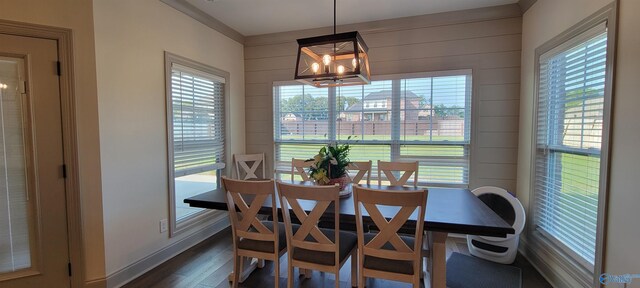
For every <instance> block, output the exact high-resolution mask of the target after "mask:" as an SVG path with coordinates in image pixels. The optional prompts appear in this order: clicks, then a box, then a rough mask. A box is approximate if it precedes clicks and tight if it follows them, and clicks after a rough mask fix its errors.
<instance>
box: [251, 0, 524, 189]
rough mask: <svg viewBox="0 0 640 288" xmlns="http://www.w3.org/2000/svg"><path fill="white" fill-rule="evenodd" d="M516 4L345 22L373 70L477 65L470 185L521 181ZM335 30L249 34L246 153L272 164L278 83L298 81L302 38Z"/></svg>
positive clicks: (510, 184) (510, 185)
mask: <svg viewBox="0 0 640 288" xmlns="http://www.w3.org/2000/svg"><path fill="white" fill-rule="evenodd" d="M520 14H521V13H520V9H519V7H518V6H517V5H515V4H514V5H508V6H499V7H493V8H484V9H474V10H466V11H459V12H453V13H441V14H432V15H425V16H418V17H409V18H401V19H393V20H384V21H378V22H369V23H361V24H354V25H346V26H343V27H338V31H351V30H358V31H359V32H360V33H361V34H362V37H363V38H364V40H365V42H366V43H367V45H368V46H369V48H370V50H369V54H370V59H371V60H370V61H371V63H370V64H371V73H372V75H385V74H397V73H412V72H426V71H442V70H456V69H469V68H471V69H473V86H474V87H473V120H472V123H473V124H472V126H473V128H472V129H473V131H472V156H471V157H472V158H471V172H470V182H471V183H470V185H471V186H472V187H476V186H481V185H497V186H503V187H505V188H507V189H509V190H511V191H513V190H514V189H515V186H516V163H517V162H516V161H517V149H518V126H517V122H518V107H519V91H520V84H519V83H520V45H521V37H520V33H521V20H522V19H521V17H520ZM330 31H331V30H330V28H323V29H312V30H305V31H294V32H287V33H277V34H269V35H260V36H252V37H247V38H246V39H245V71H246V74H245V78H246V97H247V98H246V100H247V101H246V111H247V113H246V124H247V136H246V138H247V152H249V153H257V152H263V153H265V154H266V155H267V162H268V163H270V166H273V165H272V163H273V150H274V148H273V112H272V111H273V103H272V102H273V100H272V99H273V97H272V85H273V82H274V81H284V80H292V79H293V74H294V69H293V68H294V66H295V61H296V52H297V44H296V42H295V40H296V39H297V38H303V37H311V36H317V35H322V34H328V33H330Z"/></svg>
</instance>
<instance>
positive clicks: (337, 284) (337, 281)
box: [335, 263, 340, 288]
mask: <svg viewBox="0 0 640 288" xmlns="http://www.w3.org/2000/svg"><path fill="white" fill-rule="evenodd" d="M336 265H338V268H336V271H335V272H336V283H335V286H336V288H340V263H336Z"/></svg>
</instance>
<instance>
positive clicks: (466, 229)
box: [184, 185, 515, 237]
mask: <svg viewBox="0 0 640 288" xmlns="http://www.w3.org/2000/svg"><path fill="white" fill-rule="evenodd" d="M362 186H363V187H369V188H372V189H383V190H408V191H410V190H415V189H416V188H414V187H407V186H378V185H368V186H367V185H362ZM417 189H425V188H422V187H418V188H417ZM426 189H427V190H428V193H429V194H428V197H427V211H426V215H425V219H424V229H425V230H429V231H438V232H447V233H459V234H472V235H482V236H496V237H504V236H506V235H507V234H513V233H514V232H515V231H514V230H513V227H511V225H509V224H507V222H505V221H504V220H503V219H502V218H500V216H498V215H497V214H496V213H495V212H493V210H491V209H490V208H489V207H488V206H486V205H485V204H484V203H483V202H482V201H480V199H478V198H477V197H476V196H475V195H473V193H471V191H469V190H468V189H458V188H435V187H428V188H426ZM184 202H185V203H187V204H189V206H191V207H199V208H207V209H216V210H227V204H226V202H225V195H224V192H223V191H222V190H218V191H212V192H207V193H202V194H199V195H196V196H193V197H190V198H186V199H184ZM276 203H278V201H276ZM339 205H340V207H339V208H340V210H339V211H340V221H341V223H342V222H346V223H355V207H354V205H353V195H350V196H348V197H345V198H341V199H340V203H339ZM301 206H302V208H303V209H305V210H306V211H307V212H310V211H311V209H313V207H314V206H315V203H314V202H313V201H307V202H302V201H301ZM278 209H280V207H279V204H278ZM380 210H381V213H382V214H383V215H384V216H385V217H393V215H395V212H396V211H397V210H396V209H393V208H390V207H381V209H380ZM327 211H333V209H327ZM260 213H261V214H267V215H268V214H270V213H271V200H270V199H268V200H267V201H265V203H264V204H263V206H262V208H261V209H260ZM325 217H327V219H333V215H325ZM363 218H365V219H364V220H365V221H366V220H367V219H366V217H363ZM410 219H412V220H413V221H415V220H416V219H415V217H414V216H412V218H410ZM413 223H414V225H415V222H413ZM414 227H415V226H414Z"/></svg>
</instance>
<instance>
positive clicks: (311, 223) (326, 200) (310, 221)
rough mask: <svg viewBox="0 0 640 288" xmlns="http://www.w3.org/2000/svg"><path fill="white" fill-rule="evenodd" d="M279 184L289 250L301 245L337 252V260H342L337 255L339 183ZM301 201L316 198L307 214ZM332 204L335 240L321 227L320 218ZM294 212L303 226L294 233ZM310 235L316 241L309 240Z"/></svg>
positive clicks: (309, 248) (312, 248)
mask: <svg viewBox="0 0 640 288" xmlns="http://www.w3.org/2000/svg"><path fill="white" fill-rule="evenodd" d="M277 185H278V195H279V196H280V207H282V211H283V213H282V215H283V218H284V223H285V227H286V235H287V243H288V244H289V245H288V248H289V253H293V248H302V249H307V250H313V251H322V252H334V253H335V262H334V263H340V261H339V255H338V254H339V253H337V251H338V244H337V243H340V238H339V237H340V235H339V232H340V231H339V229H340V226H339V224H340V221H339V215H340V214H339V211H340V201H339V199H340V187H339V186H338V185H335V186H311V185H294V184H285V183H282V182H280V181H278V182H277ZM309 200H311V201H309ZM301 201H302V202H304V204H307V205H308V204H309V203H313V202H315V206H314V207H313V208H312V209H308V210H310V211H311V212H310V213H308V214H307V212H306V211H305V209H304V208H303V206H302V204H301ZM331 204H333V209H334V211H332V212H333V214H334V221H333V222H334V225H335V227H334V228H335V236H334V238H333V240H332V239H329V238H328V237H327V236H326V235H325V234H323V233H322V231H320V229H319V227H318V222H319V221H320V218H321V217H322V215H324V214H325V212H328V209H329V208H331ZM307 208H308V207H307ZM289 209H290V210H289ZM291 212H293V214H294V215H295V217H296V218H297V219H298V220H299V221H300V228H298V230H297V231H296V233H295V234H293V229H292V226H291V214H290V213H291ZM309 236H310V237H309ZM308 237H309V238H313V239H315V241H310V240H308V239H309V238H308ZM290 255H292V254H290Z"/></svg>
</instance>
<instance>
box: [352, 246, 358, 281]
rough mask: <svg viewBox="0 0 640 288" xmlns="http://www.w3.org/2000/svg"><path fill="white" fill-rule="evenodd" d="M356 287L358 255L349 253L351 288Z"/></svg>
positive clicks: (354, 251)
mask: <svg viewBox="0 0 640 288" xmlns="http://www.w3.org/2000/svg"><path fill="white" fill-rule="evenodd" d="M357 286H358V253H356V250H353V253H351V287H357Z"/></svg>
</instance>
